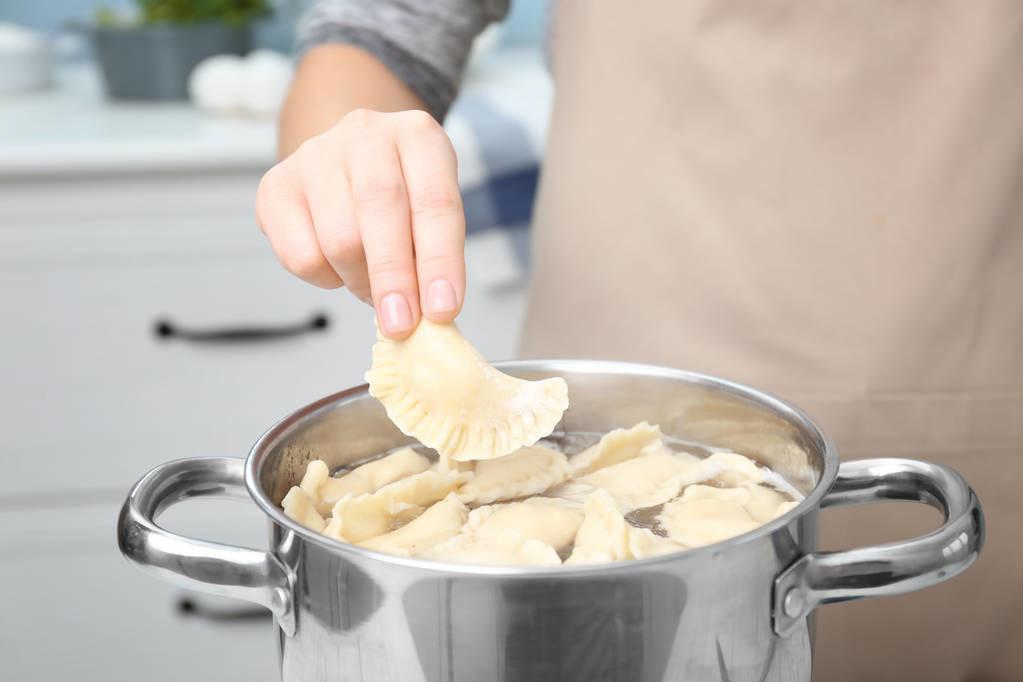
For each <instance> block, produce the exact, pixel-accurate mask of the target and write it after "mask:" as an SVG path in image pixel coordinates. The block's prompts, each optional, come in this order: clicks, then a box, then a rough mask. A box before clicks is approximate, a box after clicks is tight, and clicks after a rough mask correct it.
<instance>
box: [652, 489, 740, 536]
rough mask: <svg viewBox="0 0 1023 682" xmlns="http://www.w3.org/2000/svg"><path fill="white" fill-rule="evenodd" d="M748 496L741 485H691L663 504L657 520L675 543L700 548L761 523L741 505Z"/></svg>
mask: <svg viewBox="0 0 1023 682" xmlns="http://www.w3.org/2000/svg"><path fill="white" fill-rule="evenodd" d="M749 499H750V493H749V491H748V490H746V489H743V488H713V487H711V486H707V485H692V486H689V487H688V488H686V490H685V492H683V493H682V497H680V498H679V499H677V500H675V501H674V502H670V503H668V504H666V505H664V509H663V510H662V511H661V513H660V515H659V516H658V517H657V520H658V522H659V523H660V524H661V527H662V528H664V530H665V531H667V533H668V537H669V538H671V539H672V540H674V541H675V542H677V543H679V544H682V545H685V546H686V547H701V546H703V545H709V544H711V543H714V542H721V541H722V540H727V539H728V538H731V537H735V536H736V535H742V534H743V533H747V532H749V531H751V530H753V529H754V528H757V527H759V526H760V522H759V521H757V520H756V519H755V518H753V516H752V515H751V514H750V513H749V512H748V511H747V510H746V507H745V506H743V505H744V504H746V503H748V502H749Z"/></svg>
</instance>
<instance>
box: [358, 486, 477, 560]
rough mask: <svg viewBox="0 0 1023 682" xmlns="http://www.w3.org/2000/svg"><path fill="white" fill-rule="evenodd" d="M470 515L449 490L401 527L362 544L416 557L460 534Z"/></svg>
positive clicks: (390, 552)
mask: <svg viewBox="0 0 1023 682" xmlns="http://www.w3.org/2000/svg"><path fill="white" fill-rule="evenodd" d="M468 516H469V509H468V508H467V507H466V506H465V505H464V504H462V502H461V500H459V499H458V497H457V496H456V495H455V494H454V493H450V494H448V496H447V497H445V498H444V499H443V500H441V501H440V502H437V503H436V504H434V505H433V506H432V507H430V508H429V509H427V510H426V511H425V512H423V513H422V514H420V515H419V516H418V517H417V518H415V519H413V520H412V521H409V522H408V523H406V524H405V525H404V526H402V527H401V528H399V529H398V530H393V531H391V532H390V533H386V534H384V535H378V536H377V537H375V538H370V539H369V540H366V541H364V542H360V543H359V544H360V545H361V546H363V547H366V548H367V549H374V550H376V551H378V552H386V553H388V554H397V555H399V556H415V555H416V554H418V553H420V552H422V551H423V550H425V549H429V548H430V547H433V546H434V545H438V544H440V543H442V542H445V541H447V540H450V539H451V538H453V537H454V536H456V535H458V532H459V531H460V530H461V529H462V526H463V525H464V524H465V521H466V519H467V518H468Z"/></svg>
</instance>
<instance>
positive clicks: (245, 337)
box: [153, 313, 330, 343]
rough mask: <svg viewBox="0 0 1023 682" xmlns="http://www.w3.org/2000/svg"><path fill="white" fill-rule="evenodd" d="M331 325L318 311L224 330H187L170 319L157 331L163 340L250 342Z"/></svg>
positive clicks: (321, 328) (154, 328) (319, 329)
mask: <svg viewBox="0 0 1023 682" xmlns="http://www.w3.org/2000/svg"><path fill="white" fill-rule="evenodd" d="M329 326H330V320H328V319H327V316H326V315H324V314H322V313H318V314H317V315H315V316H313V318H312V319H310V320H308V321H307V322H299V323H297V324H291V325H280V326H276V327H271V326H268V327H262V326H253V327H241V326H239V327H225V328H223V329H187V328H185V327H181V326H180V325H177V324H174V323H173V322H171V321H170V320H158V321H157V322H156V324H155V325H154V326H153V332H154V333H155V334H156V336H157V337H158V338H160V339H182V340H183V341H192V342H194V343H248V342H259V341H273V340H274V339H285V338H288V337H292V336H300V335H302V334H308V333H312V332H319V331H323V330H325V329H326V328H327V327H329Z"/></svg>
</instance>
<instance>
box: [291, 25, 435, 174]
mask: <svg viewBox="0 0 1023 682" xmlns="http://www.w3.org/2000/svg"><path fill="white" fill-rule="evenodd" d="M355 109H370V110H373V111H392V112H393V111H405V110H408V109H420V110H425V109H426V105H425V104H424V103H423V101H422V100H421V99H420V98H419V97H418V96H417V95H416V94H415V93H414V92H412V90H411V89H410V88H409V87H408V86H407V85H405V83H404V82H403V81H402V80H400V79H399V78H398V77H397V76H396V75H395V74H394V73H392V72H391V71H390V70H389V69H388V68H387V67H386V66H385V65H384V64H383V63H381V62H380V60H379V59H377V58H376V57H374V56H373V55H371V54H369V53H368V52H366V51H364V50H362V49H360V48H357V47H353V46H351V45H344V44H337V43H334V44H325V45H319V46H317V47H314V48H312V49H311V50H309V52H308V53H306V55H305V57H303V59H302V61H301V62H300V63H299V65H298V69H297V70H296V71H295V77H294V79H293V80H292V83H291V90H290V91H289V92H288V98H287V100H285V103H284V109H283V110H282V111H281V120H280V131H279V140H278V154H279V155H280V158H282V159H283V158H286V157H288V156H289V155H290V154H291V153H292V152H294V151H295V150H296V149H298V148H299V146H300V145H301V144H302V143H303V142H305V141H306V140H308V139H309V138H310V137H313V136H314V135H319V134H321V133H324V132H326V131H327V130H329V129H330V128H331V127H333V126H334V124H336V123H337V122H338V121H340V120H341V119H342V118H343V117H344V116H345V114H347V113H349V112H351V111H353V110H355Z"/></svg>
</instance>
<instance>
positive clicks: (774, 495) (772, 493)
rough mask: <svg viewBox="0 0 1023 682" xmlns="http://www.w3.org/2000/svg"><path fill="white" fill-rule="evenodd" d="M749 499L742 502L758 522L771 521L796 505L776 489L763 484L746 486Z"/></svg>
mask: <svg viewBox="0 0 1023 682" xmlns="http://www.w3.org/2000/svg"><path fill="white" fill-rule="evenodd" d="M746 491H747V492H748V493H749V499H748V500H747V501H746V502H745V503H744V504H743V506H744V507H746V511H748V512H749V514H750V516H752V517H753V518H754V519H756V520H757V521H758V522H760V523H767V522H768V521H772V520H774V519H776V518H778V517H779V516H781V515H782V514H784V513H785V512H787V511H788V510H790V509H792V508H793V507H795V506H796V504H797V503H796V502H794V501H792V500H789V499H788V498H786V497H785V496H784V495H782V494H781V493H780V492H778V491H777V490H774V489H773V488H768V487H766V486H763V485H749V486H746Z"/></svg>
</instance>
